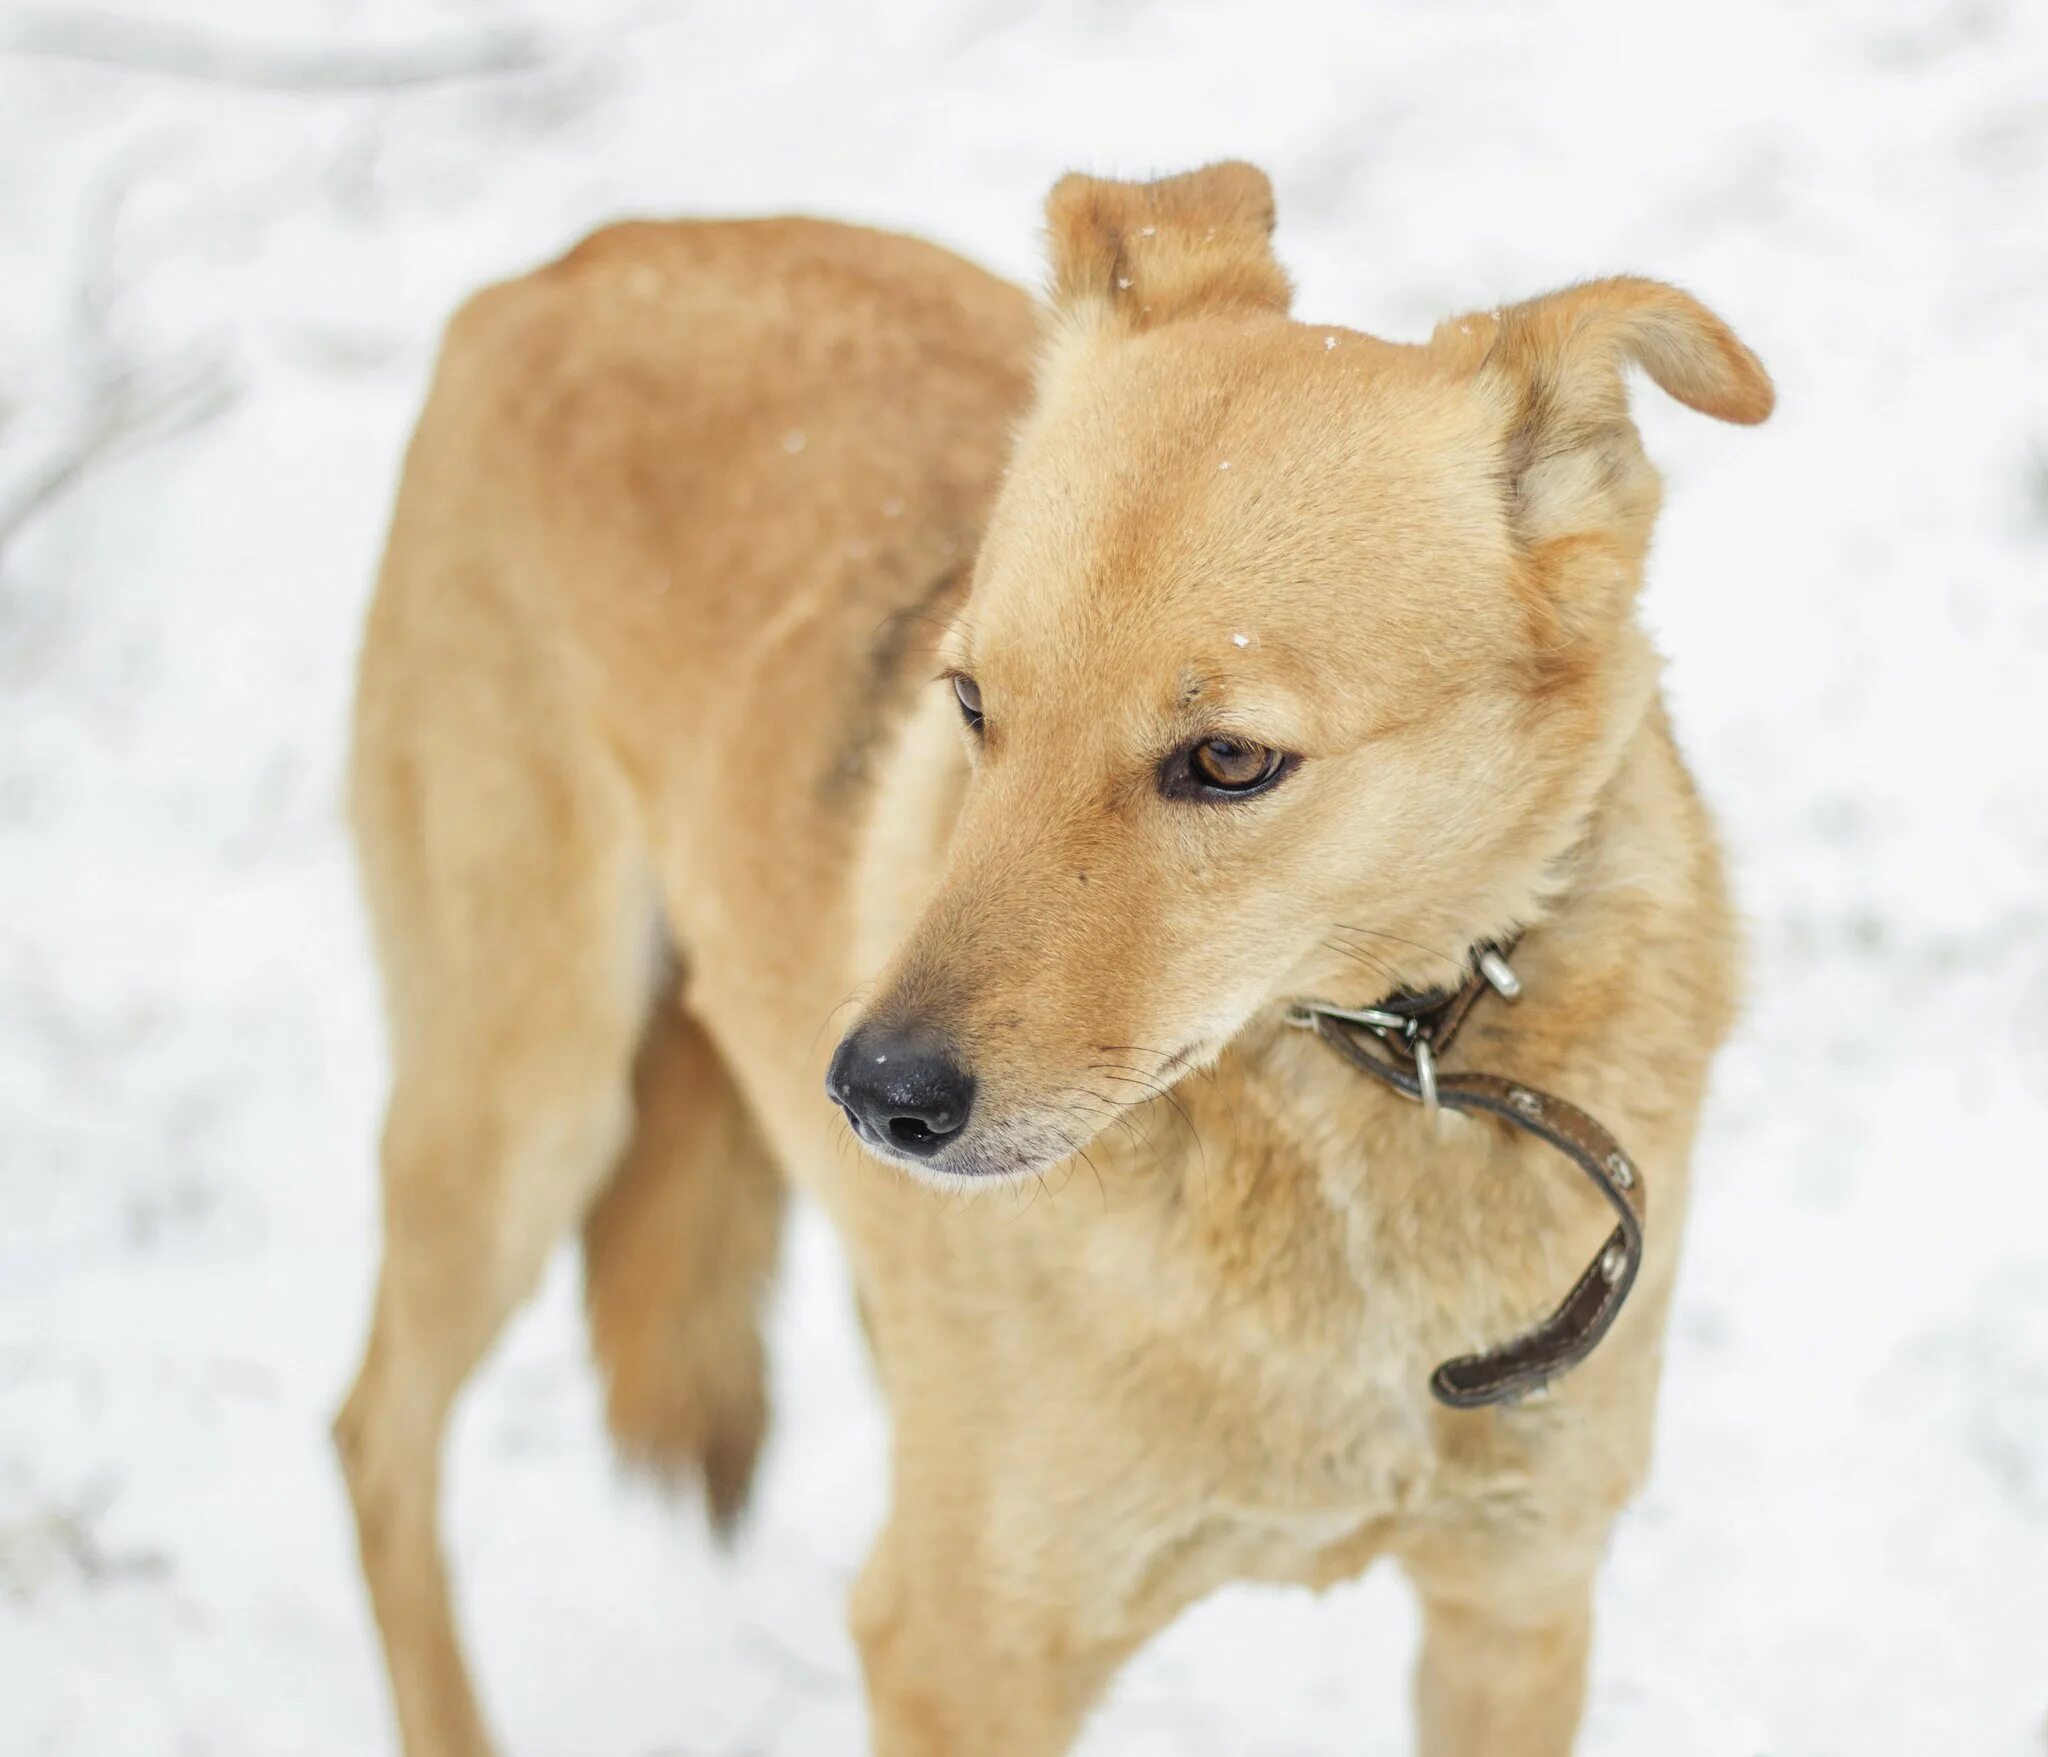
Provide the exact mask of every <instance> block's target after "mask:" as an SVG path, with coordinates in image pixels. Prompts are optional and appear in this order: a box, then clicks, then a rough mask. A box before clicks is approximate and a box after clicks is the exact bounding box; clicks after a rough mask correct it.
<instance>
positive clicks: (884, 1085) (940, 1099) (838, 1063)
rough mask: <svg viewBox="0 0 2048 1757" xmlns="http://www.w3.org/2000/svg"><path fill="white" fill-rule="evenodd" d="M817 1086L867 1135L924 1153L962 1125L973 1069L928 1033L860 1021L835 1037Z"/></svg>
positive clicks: (906, 1150)
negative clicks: (842, 1036)
mask: <svg viewBox="0 0 2048 1757" xmlns="http://www.w3.org/2000/svg"><path fill="white" fill-rule="evenodd" d="M825 1089H826V1091H827V1092H828V1093H829V1094H830V1095H831V1097H832V1098H833V1099H834V1100H835V1101H836V1102H838V1103H839V1104H840V1105H842V1106H844V1108H845V1109H846V1111H847V1112H848V1114H849V1115H850V1116H852V1117H853V1118H854V1120H855V1122H856V1124H857V1125H858V1127H859V1129H860V1131H861V1132H862V1133H863V1135H864V1136H865V1137H866V1138H867V1139H868V1140H870V1141H874V1142H878V1143H881V1144H883V1145H886V1146H889V1147H893V1148H895V1149H896V1150H897V1151H898V1152H901V1153H910V1154H916V1155H918V1156H919V1157H927V1156H929V1155H931V1154H935V1153H937V1152H938V1151H939V1150H940V1149H941V1148H942V1147H944V1146H945V1145H946V1143H947V1142H948V1141H950V1140H951V1139H953V1137H955V1136H956V1135H958V1134H959V1133H960V1131H961V1130H962V1129H963V1128H964V1127H965V1126H966V1124H967V1118H968V1115H969V1113H970V1112H971V1110H972V1109H973V1106H974V1076H973V1075H972V1074H970V1073H968V1072H967V1070H966V1069H965V1068H963V1067H961V1065H960V1064H959V1062H958V1061H957V1060H955V1059H954V1053H953V1049H952V1046H951V1045H950V1044H949V1043H947V1042H946V1041H945V1040H944V1039H942V1038H940V1037H939V1036H937V1035H936V1034H935V1033H931V1032H926V1031H920V1030H916V1029H903V1030H899V1029H892V1028H890V1027H887V1026H873V1025H864V1026H862V1027H861V1028H860V1029H859V1030H857V1031H855V1032H854V1033H853V1034H852V1035H851V1036H849V1037H848V1038H847V1039H846V1041H845V1042H843V1043H842V1044H840V1046H839V1051H838V1053H837V1054H836V1055H834V1056H833V1058H832V1068H831V1071H830V1073H828V1074H827V1075H826V1078H825Z"/></svg>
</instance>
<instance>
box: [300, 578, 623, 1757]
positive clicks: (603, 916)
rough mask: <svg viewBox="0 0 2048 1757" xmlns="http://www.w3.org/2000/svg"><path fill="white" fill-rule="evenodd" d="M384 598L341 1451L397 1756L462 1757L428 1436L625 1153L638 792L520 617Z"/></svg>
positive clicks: (379, 621) (362, 781)
mask: <svg viewBox="0 0 2048 1757" xmlns="http://www.w3.org/2000/svg"><path fill="white" fill-rule="evenodd" d="M397 583H398V584H399V585H401V586H402V585H405V584H408V583H417V582H408V581H404V580H401V581H399V582H397ZM392 590H393V582H392V581H391V580H390V579H389V578H387V583H386V592H387V597H386V598H385V599H381V600H380V602H379V605H378V612H377V614H376V615H375V616H373V620H372V624H371V628H370V635H369V642H368V645H367V647H366V649H365V655H364V669H363V688H362V693H361V696H360V698H359V702H358V712H357V743H356V752H355V765H354V773H353V776H352V784H353V806H354V817H355V825H356V831H357V840H358V845H359V850H360V853H361V858H362V871H363V881H364V889H365V893H366V896H367V898H368V901H369V905H370V916H371V920H372V925H373V927H374V929H375V936H376V940H377V949H378V953H379V961H380V963H381V965H382V968H383V972H384V978H385V990H386V999H387V1011H388V1014H389V1023H390V1034H391V1051H392V1059H393V1085H392V1094H391V1101H390V1110H389V1114H388V1116H387V1119H386V1124H385V1130H384V1138H383V1155H382V1157H383V1190H384V1259H383V1264H382V1268H381V1271H380V1273H379V1276H378V1281H377V1289H376V1296H375V1306H374V1312H373V1316H372V1320H371V1329H370V1338H369V1344H368V1348H367V1350H366V1352H365V1355H364V1358H363V1362H362V1367H361V1371H360V1373H359V1376H358V1377H357V1379H356V1382H355V1386H354V1389H353V1390H352V1391H351V1392H350V1394H349V1397H348V1400H347V1402H346V1404H345V1405H344V1406H343V1408H342V1411H341V1414H340V1416H339V1417H338V1418H337V1420H336V1423H335V1438H336V1443H337V1445H338V1447H339V1450H340V1453H341V1458H342V1462H343V1466H344V1469H345V1472H346V1475H347V1479H348V1487H349V1492H350V1495H351V1498H352V1500H353V1502H354V1506H355V1514H356V1524H357V1535H358V1539H359V1542H360V1547H361V1556H362V1566H363V1572H364V1575H365V1577H366V1579H367V1581H368V1585H369V1590H370V1598H371V1602H372V1605H373V1607H374V1610H375V1613H376V1619H377V1625H378V1629H379V1632H380V1634H381V1636H382V1638H383V1644H384V1651H385V1658H386V1660H387V1662H388V1665H389V1668H390V1675H391V1684H392V1690H393V1695H394V1699H395V1706H396V1709H397V1714H398V1720H399V1726H400V1730H401V1734H402V1737H403V1741H404V1747H405V1750H406V1752H407V1753H408V1757H480V1754H482V1753H484V1752H486V1751H487V1750H488V1748H489V1746H488V1741H487V1739H486V1737H485V1734H484V1731H483V1726H482V1722H481V1718H480V1716H479V1714H478V1712H477V1708H476V1703H475V1699H474V1697H473V1694H472V1692H471V1688H470V1684H469V1681H468V1677H467V1675H466V1672H465V1669H464V1665H463V1660H462V1655H461V1651H460V1646H459V1643H458V1640H457V1636H456V1629H455V1622H454V1618H453V1615H452V1612H451V1607H450V1603H449V1591H448V1583H447V1579H446V1575H445V1570H444V1567H443V1562H442V1556H441V1545H440V1533H439V1521H438V1516H437V1499H438V1492H439V1481H440V1454H441V1439H442V1430H443V1427H444V1425H445V1423H446V1419H447V1416H448V1412H449V1409H450V1407H451V1405H452V1404H453V1402H454V1399H455V1397H456V1394H457V1393H458V1392H459V1391H460V1389H461V1387H462V1385H463V1383H464V1381H465V1380H466V1379H467V1377H468V1376H469V1374H470V1372H471V1370H472V1369H473V1368H474V1367H475V1365H476V1364H477V1362H478V1361H479V1359H481V1357H482V1356H483V1354H484V1352H485V1351H486V1349H487V1348H488V1347H489V1346H490V1344H491V1341H492V1339H493V1338H494V1337H495V1336H496V1334H497V1332H498V1330H499V1328H500V1326H501V1325H502V1324H503V1322H504V1320H505V1318H506V1316H507V1315H508V1314H509V1313H510V1312H511V1311H512V1310H513V1308H514V1307H515V1306H516V1305H517V1304H518V1303H519V1302H520V1301H521V1300H522V1299H524V1298H525V1297H526V1295H527V1294H528V1293H529V1292H530V1290H531V1289H532V1288H533V1286H534V1284H535V1283H536V1281H537V1280H538V1277H539V1274H540V1271H541V1268H542V1266H543V1264H544V1262H545V1260H546V1258H547V1256H548V1253H549V1250H550V1249H551V1247H552V1246H553V1245H554V1244H555V1243H556V1242H557V1241H558V1240H559V1239H561V1238H562V1237H563V1236H565V1235H566V1234H567V1233H569V1232H570V1231H571V1230H572V1229H573V1228H574V1227H575V1226H576V1224H577V1223H578V1221H579V1220H580V1219H581V1217H582V1216H583V1214H584V1212H585V1210H586V1208H587V1207H588V1205H589V1203H590V1201H591V1198H592V1197H593V1195H594V1194H595V1193H596V1191H597V1190H598V1188H599V1187H600V1185H601V1184H602V1183H603V1181H604V1179H605V1177H606V1175H607V1173H609V1172H610V1170H611V1169H612V1167H613V1166H614V1165H615V1164H616V1163H617V1162H618V1158H619V1155H620V1152H621V1150H622V1148H623V1147H624V1145H625V1143H626V1140H627V1135H628V1131H629V1127H630V1119H631V1115H632V1099H631V1073H632V1066H633V1059H634V1051H635V1047H636V1045H637V1043H638V1041H639V1039H640V1036H641V1032H642V1027H643V1024H644V1022H645V1019H646V1017H647V1011H648V1004H649V999H650V994H651V989H652V983H653V980H654V976H655V973H656V969H657V965H656V962H655V957H654V948H655V945H656V939H655V930H654V916H653V904H652V895H651V889H650V885H649V881H648V877H647V864H646V859H645V855H644V849H643V838H642V836H641V834H640V829H639V822H638V819H637V816H636V813H635V808H634V805H633V801H632V798H631V795H630V790H629V788H628V786H627V784H626V782H625V780H624V778H623V777H622V776H621V774H620V773H619V771H618V769H617V767H616V765H615V764H613V762H612V761H611V760H610V758H609V756H608V755H607V753H605V752H604V751H603V750H602V749H601V748H600V747H598V746H597V744H596V742H595V741H594V739H593V738H592V737H591V735H590V733H589V731H588V728H587V723H585V722H583V721H582V720H580V718H579V717H578V716H576V715H575V714H574V713H572V712H571V711H570V710H569V706H568V702H567V700H566V699H565V696H564V694H563V692H562V691H561V690H560V689H559V688H550V677H549V673H548V672H547V671H546V670H545V669H544V668H541V667H539V666H537V665H535V664H534V663H533V662H532V656H531V655H530V654H528V653H525V652H522V651H521V649H520V636H519V634H518V632H517V630H516V627H515V626H514V625H512V623H511V622H510V620H509V619H497V620H494V619H493V618H492V617H491V616H490V615H489V614H488V613H486V614H481V615H478V614H471V615H466V616H464V615H457V614H456V611H457V610H459V609H460V608H461V607H462V606H461V604H460V601H459V600H458V601H457V602H456V603H455V605H454V606H453V607H452V608H451V606H450V603H449V600H448V599H447V598H446V597H443V598H439V599H434V600H431V601H429V602H427V603H425V604H424V605H420V604H418V601H408V600H406V599H404V598H403V597H394V596H391V595H390V594H391V593H392ZM409 612H410V613H411V614H412V617H413V620H411V621H410V622H408V621H407V620H406V616H407V614H408V613H409Z"/></svg>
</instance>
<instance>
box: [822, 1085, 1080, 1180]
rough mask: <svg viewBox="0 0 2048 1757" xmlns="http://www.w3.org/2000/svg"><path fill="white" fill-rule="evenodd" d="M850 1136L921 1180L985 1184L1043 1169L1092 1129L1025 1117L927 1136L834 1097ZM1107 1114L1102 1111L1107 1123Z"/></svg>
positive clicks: (1076, 1146) (916, 1127)
mask: <svg viewBox="0 0 2048 1757" xmlns="http://www.w3.org/2000/svg"><path fill="white" fill-rule="evenodd" d="M833 1102H834V1103H835V1104H836V1105H837V1106H838V1109H839V1114H840V1115H841V1116H842V1117H843V1118H844V1119H845V1121H846V1127H847V1130H848V1132H849V1133H851V1134H852V1136H853V1138H854V1139H855V1140H856V1141H858V1142H859V1143H860V1144H861V1146H863V1147H865V1148H866V1149H867V1150H868V1152H870V1153H872V1154H873V1155H874V1156H875V1157H876V1158H877V1159H880V1160H882V1161H883V1162H884V1163H886V1164H889V1165H893V1166H897V1167H900V1168H901V1169H902V1170H904V1171H907V1172H909V1173H910V1175H911V1176H912V1177H914V1178H916V1179H917V1180H918V1181H919V1182H920V1183H927V1184H932V1185H935V1186H937V1187H940V1188H961V1187H967V1186H974V1187H980V1188H987V1187H991V1186H994V1185H998V1184H1005V1183H1016V1182H1020V1181H1021V1180H1023V1179H1025V1178H1028V1177H1032V1176H1035V1175H1038V1174H1040V1173H1043V1172H1045V1171H1047V1170H1049V1169H1051V1168H1052V1167H1053V1166H1055V1165H1057V1164H1058V1163H1059V1162H1060V1161H1061V1160H1063V1159H1066V1158H1068V1157H1069V1156H1071V1155H1072V1154H1074V1153H1076V1152H1078V1151H1079V1150H1080V1149H1082V1148H1083V1147H1085V1146H1087V1145H1088V1143H1089V1141H1090V1140H1091V1139H1093V1137H1094V1134H1095V1132H1096V1131H1094V1130H1089V1131H1087V1132H1083V1131H1082V1130H1080V1129H1075V1128H1065V1129H1062V1128H1058V1127H1054V1126H1049V1125H1046V1124H1042V1123H1041V1124H1033V1123H1029V1122H1022V1121H1020V1122H1009V1123H1005V1122H996V1123H986V1124H971V1125H969V1126H968V1127H965V1128H962V1129H959V1130H956V1131H955V1132H954V1133H953V1134H952V1135H950V1136H948V1137H945V1138H942V1139H934V1138H932V1135H931V1132H930V1131H929V1130H928V1129H925V1128H922V1127H921V1126H919V1125H916V1124H912V1125H909V1126H905V1125H904V1123H903V1122H902V1120H901V1119H895V1120H893V1121H892V1123H891V1126H890V1128H889V1131H888V1132H887V1133H884V1132H883V1131H881V1130H879V1129H877V1128H875V1127H873V1126H872V1125H871V1124H869V1123H868V1122H867V1121H865V1120H864V1119H863V1118H861V1117H860V1116H859V1115H857V1114H856V1113H855V1111H854V1110H853V1108H852V1107H851V1106H850V1105H848V1104H846V1103H844V1102H843V1101H841V1100H839V1099H837V1098H835V1099H834V1100H833ZM1110 1120H1111V1118H1110V1117H1109V1115H1108V1114H1107V1113H1105V1114H1104V1116H1103V1125H1104V1126H1105V1127H1106V1126H1107V1125H1108V1123H1109V1122H1110Z"/></svg>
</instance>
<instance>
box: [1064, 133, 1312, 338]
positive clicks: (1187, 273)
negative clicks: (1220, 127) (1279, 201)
mask: <svg viewBox="0 0 2048 1757" xmlns="http://www.w3.org/2000/svg"><path fill="white" fill-rule="evenodd" d="M1045 218H1046V228H1047V231H1048V233H1049V234H1050V250H1051V258H1052V295H1051V296H1052V303H1053V306H1054V308H1055V309H1056V310H1059V311H1062V312H1070V313H1074V314H1076V315H1080V314H1087V315H1098V314H1099V315H1104V316H1107V317H1109V318H1111V319H1112V320H1113V321H1116V322H1119V323H1121V324H1123V325H1125V326H1127V327H1129V328H1131V329H1147V328H1150V327H1152V326H1154V325H1156V324H1162V323H1170V322H1172V321H1173V320H1174V319H1175V318H1180V317H1190V316H1195V315H1199V314H1203V313H1219V312H1250V311H1272V312H1279V313H1284V312H1285V311H1286V310H1287V305H1288V300H1289V299H1290V298H1291V297H1292V289H1291V288H1289V286H1288V284H1287V276H1286V275H1285V274H1283V273H1282V272H1281V269H1280V265H1279V263H1278V262H1276V261H1275V260H1274V259H1273V250H1272V243H1271V240H1272V235H1273V186H1272V184H1271V183H1269V182H1268V181H1267V180H1266V174H1265V172H1263V171H1261V170H1258V169H1257V168H1256V167H1254V166H1251V165H1246V164H1241V163H1237V162H1235V161H1227V162H1225V163H1223V164H1217V165H1206V166H1204V167H1203V168H1202V169H1201V170H1199V171H1189V172H1186V173H1185V174H1184V175H1182V176H1178V177H1163V178H1161V179H1160V180H1159V181H1158V182H1156V183H1111V182H1105V181H1103V180H1101V179H1099V178H1095V177H1084V176H1081V175H1079V174H1078V173H1076V174H1074V175H1071V176H1066V177H1062V178H1061V179H1060V180H1059V182H1058V183H1056V184H1055V185H1054V186H1053V191H1052V194H1051V195H1050V196H1048V197H1047V198H1046V203H1045Z"/></svg>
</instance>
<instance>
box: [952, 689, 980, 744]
mask: <svg viewBox="0 0 2048 1757" xmlns="http://www.w3.org/2000/svg"><path fill="white" fill-rule="evenodd" d="M953 693H954V694H955V695H956V696H958V697H959V698H960V712H961V713H962V714H963V715H964V716H965V717H966V720H967V724H968V725H969V726H971V727H972V728H973V729H974V730H975V731H976V732H979V731H980V730H981V685H980V684H978V683H976V682H975V681H974V679H973V678H971V677H959V676H956V677H955V678H954V679H953Z"/></svg>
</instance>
